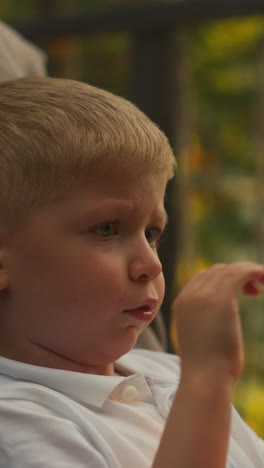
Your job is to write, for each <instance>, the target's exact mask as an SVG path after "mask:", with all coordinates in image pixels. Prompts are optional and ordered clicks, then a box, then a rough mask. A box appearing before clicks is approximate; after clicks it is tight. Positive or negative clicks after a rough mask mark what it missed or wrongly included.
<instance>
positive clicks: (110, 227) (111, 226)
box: [95, 221, 118, 237]
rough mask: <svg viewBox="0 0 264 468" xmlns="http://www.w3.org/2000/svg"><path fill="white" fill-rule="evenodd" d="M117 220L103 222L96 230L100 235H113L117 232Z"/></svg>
mask: <svg viewBox="0 0 264 468" xmlns="http://www.w3.org/2000/svg"><path fill="white" fill-rule="evenodd" d="M117 227H118V226H117V222H116V221H111V222H109V223H105V224H101V226H98V227H97V228H96V229H95V232H96V234H97V235H98V236H100V237H111V236H114V235H116V234H117Z"/></svg>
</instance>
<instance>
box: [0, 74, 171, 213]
mask: <svg viewBox="0 0 264 468" xmlns="http://www.w3.org/2000/svg"><path fill="white" fill-rule="evenodd" d="M111 165H118V167H121V168H122V167H124V168H126V167H127V168H129V169H130V168H131V169H132V168H134V169H135V170H140V171H142V170H144V169H154V170H157V171H166V173H167V176H168V179H169V178H171V177H172V175H173V172H174V166H175V159H174V156H173V152H172V149H171V147H170V145H169V143H168V140H167V138H166V136H165V135H164V133H163V132H162V131H161V130H160V129H159V128H158V127H157V126H156V125H155V124H154V123H153V122H151V121H150V120H149V119H148V117H146V115H145V114H144V113H143V112H141V111H140V110H139V109H137V108H136V107H135V106H134V105H133V104H131V103H130V102H129V101H127V100H125V99H123V98H121V97H118V96H115V95H113V94H111V93H109V92H107V91H104V90H102V89H98V88H96V87H93V86H90V85H88V84H85V83H80V82H77V81H72V80H65V79H56V78H20V79H16V80H12V81H6V82H3V83H1V84H0V187H1V189H0V222H8V221H11V220H12V218H13V220H16V221H18V220H19V219H23V217H24V216H25V215H26V212H27V210H29V209H31V208H32V207H34V206H38V204H40V203H43V202H45V200H48V199H50V198H51V197H52V196H54V195H55V194H56V193H58V192H59V191H60V190H62V189H66V187H68V186H69V184H70V183H72V182H73V180H74V177H75V176H76V175H77V174H78V173H79V174H82V173H84V172H85V171H87V172H89V171H90V170H91V169H96V170H98V171H100V168H104V167H107V166H108V167H109V168H110V167H112V166H111ZM113 170H114V168H113Z"/></svg>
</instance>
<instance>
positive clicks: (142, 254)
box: [129, 244, 162, 282]
mask: <svg viewBox="0 0 264 468" xmlns="http://www.w3.org/2000/svg"><path fill="white" fill-rule="evenodd" d="M161 271H162V265H161V262H160V259H159V257H158V254H157V252H156V251H155V250H153V248H152V247H151V246H150V245H149V244H147V245H145V247H144V249H139V248H138V249H137V250H136V251H135V254H134V256H133V258H132V259H131V261H130V264H129V276H130V279H132V280H133V281H143V282H144V281H150V280H153V279H155V278H156V277H157V276H158V275H159V274H160V273H161Z"/></svg>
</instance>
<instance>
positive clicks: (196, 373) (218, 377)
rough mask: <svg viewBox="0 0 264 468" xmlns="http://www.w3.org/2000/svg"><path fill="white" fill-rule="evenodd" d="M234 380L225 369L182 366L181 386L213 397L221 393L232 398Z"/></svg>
mask: <svg viewBox="0 0 264 468" xmlns="http://www.w3.org/2000/svg"><path fill="white" fill-rule="evenodd" d="M235 383H236V379H235V378H234V376H233V375H232V374H231V373H230V372H229V371H228V370H227V369H226V368H216V367H204V368H191V367H187V366H186V367H185V366H182V373H181V385H184V387H185V388H193V389H195V391H196V392H197V391H201V392H202V393H204V394H208V396H209V394H210V393H213V394H214V395H215V394H217V393H219V392H222V393H224V394H227V395H229V396H230V399H231V398H232V392H233V388H234V385H235Z"/></svg>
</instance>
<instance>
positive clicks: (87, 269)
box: [0, 172, 166, 369]
mask: <svg viewBox="0 0 264 468" xmlns="http://www.w3.org/2000/svg"><path fill="white" fill-rule="evenodd" d="M165 186H166V175H165V174H163V173H161V174H158V173H154V172H153V173H152V172H149V173H147V174H144V175H141V176H139V175H137V176H136V175H132V174H128V173H125V174H124V173H122V172H120V173H117V174H115V175H112V174H111V173H110V172H108V173H105V174H101V175H98V174H97V175H95V176H94V177H92V176H91V177H89V178H86V179H84V178H83V179H82V180H78V183H77V182H76V187H75V188H74V189H73V190H72V191H71V192H70V193H68V194H65V196H64V198H61V199H60V200H58V201H56V202H54V203H53V204H52V205H51V204H50V205H49V206H46V207H44V208H41V209H39V211H38V213H36V214H34V215H33V216H32V219H31V221H30V223H29V225H28V226H27V227H26V228H24V229H23V230H21V231H20V232H18V233H17V234H16V235H15V236H14V237H13V238H10V239H9V241H8V242H7V255H6V259H7V260H6V268H7V270H8V274H9V290H8V294H7V297H8V301H9V302H7V310H8V313H7V314H6V315H5V320H6V322H7V323H6V326H5V328H6V330H9V331H10V330H11V332H10V336H9V335H8V332H7V333H6V336H9V341H8V339H7V338H5V341H6V343H7V344H6V347H7V350H5V349H4V350H3V351H2V352H3V353H4V354H5V355H8V356H9V357H13V358H14V359H18V360H23V352H24V353H25V357H24V360H27V358H26V353H27V350H31V355H32V356H34V353H36V356H39V358H37V359H39V360H38V361H37V362H38V363H39V365H47V363H46V361H45V359H46V357H47V356H49V357H51V358H52V360H51V362H52V367H53V366H54V367H65V368H73V369H74V368H75V367H74V363H76V364H77V363H79V364H84V365H87V366H88V368H89V366H90V367H91V369H92V368H93V367H94V368H98V369H99V368H100V366H101V367H102V366H105V365H106V364H107V363H110V362H113V361H114V360H116V359H117V358H118V357H120V356H121V355H122V354H124V353H126V352H128V351H129V350H130V349H131V348H132V347H133V346H134V344H135V342H136V340H137V337H138V335H139V334H140V333H141V332H142V330H143V329H144V328H145V327H146V326H147V325H148V324H149V323H150V321H151V320H152V319H153V318H154V317H155V316H156V314H157V313H158V310H159V308H160V305H161V302H162V299H163V295H164V278H163V274H162V269H161V264H160V261H159V259H158V255H157V242H158V239H159V237H160V235H161V233H162V231H163V230H164V227H165V224H166V213H165V210H164V205H163V199H164V191H165ZM0 334H1V332H0ZM12 340H15V341H16V345H15V346H14V343H12ZM0 341H1V340H0ZM12 347H13V349H15V347H17V349H19V347H20V351H19V356H16V355H14V353H13V354H12ZM0 351H1V349H0ZM32 360H33V361H34V359H33V358H32ZM39 361H40V362H39ZM62 362H64V363H65V364H63V365H62V364H61V363H62ZM67 362H68V363H71V365H69V366H68V365H67Z"/></svg>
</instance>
